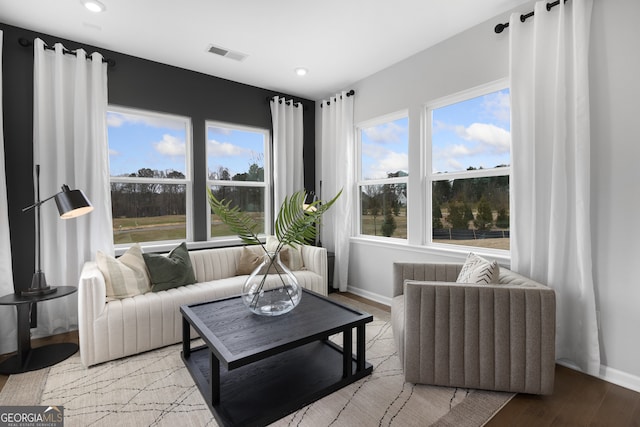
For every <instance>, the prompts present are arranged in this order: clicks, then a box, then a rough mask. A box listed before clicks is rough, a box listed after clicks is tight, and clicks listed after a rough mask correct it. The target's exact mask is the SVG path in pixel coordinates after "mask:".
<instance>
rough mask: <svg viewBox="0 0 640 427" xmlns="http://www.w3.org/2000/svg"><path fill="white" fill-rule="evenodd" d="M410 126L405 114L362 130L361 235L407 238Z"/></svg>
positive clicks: (359, 186) (360, 130) (360, 127)
mask: <svg viewBox="0 0 640 427" xmlns="http://www.w3.org/2000/svg"><path fill="white" fill-rule="evenodd" d="M408 126H409V119H408V118H407V114H406V113H402V114H395V115H392V116H387V117H385V118H383V119H379V120H376V121H373V122H368V123H366V124H364V125H362V126H359V127H358V130H357V135H358V138H359V147H360V174H359V178H358V193H359V200H360V203H359V207H360V212H359V229H360V234H361V235H367V236H380V237H393V238H398V239H406V238H407V180H408V176H409V172H408V171H409V157H408V147H409V135H408Z"/></svg>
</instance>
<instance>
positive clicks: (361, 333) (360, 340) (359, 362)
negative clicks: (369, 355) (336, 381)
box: [342, 325, 366, 378]
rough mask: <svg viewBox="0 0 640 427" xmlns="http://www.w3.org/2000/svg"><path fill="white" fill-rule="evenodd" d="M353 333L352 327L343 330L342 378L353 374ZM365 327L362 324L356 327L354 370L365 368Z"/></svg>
mask: <svg viewBox="0 0 640 427" xmlns="http://www.w3.org/2000/svg"><path fill="white" fill-rule="evenodd" d="M352 340H353V333H352V328H347V329H345V330H344V331H343V341H342V378H348V377H350V376H351V375H353V370H352V367H351V364H352V362H353V344H352ZM365 363H366V361H365V329H364V325H360V326H357V327H356V372H361V371H364V369H365Z"/></svg>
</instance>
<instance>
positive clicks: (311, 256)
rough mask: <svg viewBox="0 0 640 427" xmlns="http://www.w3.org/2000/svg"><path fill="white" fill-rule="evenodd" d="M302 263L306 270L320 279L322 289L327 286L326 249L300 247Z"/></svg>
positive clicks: (307, 246) (308, 246)
mask: <svg viewBox="0 0 640 427" xmlns="http://www.w3.org/2000/svg"><path fill="white" fill-rule="evenodd" d="M301 247H302V262H303V263H304V266H305V268H306V269H307V270H309V271H313V272H314V273H317V274H318V275H320V276H321V277H322V289H327V286H329V278H328V277H327V249H326V248H321V247H318V246H311V245H302V246H301Z"/></svg>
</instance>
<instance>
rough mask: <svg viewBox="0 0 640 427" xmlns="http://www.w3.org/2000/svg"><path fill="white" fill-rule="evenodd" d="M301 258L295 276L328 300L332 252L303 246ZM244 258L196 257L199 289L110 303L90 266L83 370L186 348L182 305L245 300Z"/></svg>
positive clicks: (238, 250) (83, 303)
mask: <svg viewBox="0 0 640 427" xmlns="http://www.w3.org/2000/svg"><path fill="white" fill-rule="evenodd" d="M301 253H302V260H303V263H304V269H303V270H299V271H294V272H293V273H294V274H295V276H296V278H297V279H298V281H299V283H300V285H301V286H302V287H304V288H305V289H309V290H311V291H314V292H317V293H319V294H322V295H327V283H328V282H327V251H326V249H324V248H319V247H315V246H302V247H301ZM241 255H242V247H229V248H216V249H204V250H197V251H190V252H189V256H190V258H191V263H192V267H193V270H194V273H195V277H196V283H194V284H192V285H187V286H181V287H178V288H173V289H169V290H166V291H160V292H147V293H145V294H142V295H137V296H134V297H131V298H124V299H119V300H110V301H107V297H106V287H105V280H104V276H103V275H102V273H101V272H100V270H99V269H98V266H97V264H96V262H95V261H89V262H86V263H85V264H84V266H83V269H82V272H81V275H80V281H79V283H78V332H79V341H80V360H81V361H82V364H83V365H84V366H87V367H88V366H91V365H95V364H98V363H102V362H106V361H108V360H113V359H118V358H121V357H125V356H129V355H132V354H137V353H141V352H144V351H148V350H152V349H155V348H159V347H163V346H166V345H170V344H175V343H177V342H180V341H181V340H182V316H181V314H180V306H181V305H186V304H194V303H198V302H204V301H211V300H215V299H220V298H225V297H230V296H234V295H239V294H240V292H241V288H242V285H243V284H244V281H245V279H246V278H247V276H246V275H242V276H236V270H237V265H238V263H239V261H240V257H241ZM193 336H194V335H193V330H192V337H193Z"/></svg>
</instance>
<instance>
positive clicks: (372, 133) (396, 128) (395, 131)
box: [363, 122, 407, 144]
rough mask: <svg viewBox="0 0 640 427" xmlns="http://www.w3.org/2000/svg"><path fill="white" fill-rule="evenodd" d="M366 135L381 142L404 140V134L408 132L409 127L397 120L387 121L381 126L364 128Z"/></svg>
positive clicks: (374, 140)
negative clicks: (399, 123)
mask: <svg viewBox="0 0 640 427" xmlns="http://www.w3.org/2000/svg"><path fill="white" fill-rule="evenodd" d="M363 132H364V133H365V135H366V136H367V137H368V138H370V139H371V141H373V142H377V143H379V144H387V143H398V142H402V141H403V138H402V135H403V134H405V133H406V132H407V128H406V127H404V126H400V125H398V124H397V123H395V122H389V123H385V124H382V125H379V126H374V127H370V128H367V129H363Z"/></svg>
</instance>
